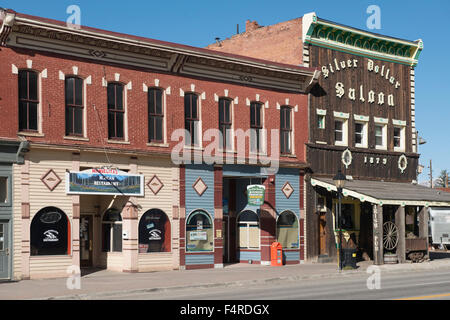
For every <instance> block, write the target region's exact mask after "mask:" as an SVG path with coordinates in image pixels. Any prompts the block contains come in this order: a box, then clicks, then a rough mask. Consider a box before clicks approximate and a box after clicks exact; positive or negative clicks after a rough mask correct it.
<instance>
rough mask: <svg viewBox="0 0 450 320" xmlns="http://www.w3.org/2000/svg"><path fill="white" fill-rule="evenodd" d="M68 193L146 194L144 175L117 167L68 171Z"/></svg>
mask: <svg viewBox="0 0 450 320" xmlns="http://www.w3.org/2000/svg"><path fill="white" fill-rule="evenodd" d="M66 193H67V194H99V195H123V196H144V176H143V175H140V174H128V173H127V172H124V171H121V170H118V169H115V168H97V169H88V170H84V171H70V172H66Z"/></svg>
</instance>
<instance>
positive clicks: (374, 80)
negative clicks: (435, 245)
mask: <svg viewBox="0 0 450 320" xmlns="http://www.w3.org/2000/svg"><path fill="white" fill-rule="evenodd" d="M299 39H300V40H299ZM208 48H209V49H214V50H217V51H222V52H234V53H239V54H246V55H249V56H252V57H258V58H263V59H269V60H272V61H277V62H283V63H291V64H296V65H304V66H307V67H313V68H317V69H319V70H320V71H321V76H320V78H319V81H318V84H317V85H316V86H315V87H314V88H313V89H312V90H311V94H310V97H309V112H308V117H309V118H308V120H309V121H308V123H309V126H308V128H309V136H308V142H307V143H306V152H307V163H308V165H309V173H308V174H307V176H306V178H305V180H306V183H305V185H306V188H305V202H306V205H305V208H306V210H305V212H304V217H305V234H306V246H305V248H306V256H307V258H308V259H309V260H313V261H330V260H333V259H335V258H336V257H337V251H338V250H337V247H338V242H339V241H338V236H337V232H336V229H337V224H336V222H337V220H336V211H337V209H336V208H337V202H338V200H337V199H338V195H337V192H336V191H337V188H336V186H335V184H334V181H333V177H334V176H335V175H336V174H337V173H338V171H339V170H341V171H342V172H343V174H344V175H345V176H346V178H347V182H346V185H345V187H344V188H343V196H344V198H343V201H342V203H343V204H342V216H341V229H343V235H344V238H345V240H344V245H346V246H353V247H355V248H357V249H358V254H359V257H360V258H365V259H373V260H374V261H375V263H376V264H382V263H384V258H385V257H386V259H391V258H392V256H394V260H398V261H400V262H404V261H405V260H406V259H407V258H409V259H413V260H414V261H420V260H421V259H424V258H426V255H427V253H428V251H427V249H428V211H427V209H428V208H429V207H432V206H450V197H449V196H448V195H444V194H441V193H440V192H438V191H437V190H434V189H429V188H425V187H422V186H419V185H417V168H418V159H419V153H418V143H417V141H418V136H417V130H416V125H415V123H416V120H415V108H416V105H415V70H414V69H415V67H416V65H417V63H418V59H419V55H420V52H421V51H422V49H423V43H422V41H421V40H417V41H409V40H402V39H398V38H394V37H390V36H384V35H380V34H375V33H371V32H367V31H363V30H359V29H356V28H352V27H348V26H345V25H342V24H338V23H335V22H331V21H327V20H324V19H321V18H319V17H318V16H317V15H316V14H315V13H309V14H306V15H304V16H303V17H301V18H297V19H293V20H290V21H286V22H281V23H279V24H276V25H271V26H266V27H262V26H259V25H258V24H257V22H254V21H253V22H252V21H247V25H246V31H245V32H243V33H242V34H237V35H234V36H232V37H230V38H228V39H225V40H222V41H220V43H219V44H217V43H216V44H211V45H210V46H208ZM395 257H397V259H396V258H395Z"/></svg>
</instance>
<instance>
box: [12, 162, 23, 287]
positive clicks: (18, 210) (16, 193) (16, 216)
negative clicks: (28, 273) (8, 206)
mask: <svg viewBox="0 0 450 320" xmlns="http://www.w3.org/2000/svg"><path fill="white" fill-rule="evenodd" d="M20 169H21V166H20V165H18V164H14V165H13V176H14V179H13V188H12V190H13V195H12V196H13V222H12V224H13V226H12V230H13V234H12V250H13V263H12V268H13V269H12V273H11V274H12V278H13V279H14V280H20V279H21V277H22V205H21V202H22V196H21V194H22V190H21V178H20V175H21V174H20V171H21V170H20Z"/></svg>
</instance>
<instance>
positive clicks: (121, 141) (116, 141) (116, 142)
mask: <svg viewBox="0 0 450 320" xmlns="http://www.w3.org/2000/svg"><path fill="white" fill-rule="evenodd" d="M106 142H108V143H114V144H130V141H125V140H110V139H108V140H106Z"/></svg>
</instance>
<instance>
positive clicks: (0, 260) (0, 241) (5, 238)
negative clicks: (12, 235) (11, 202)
mask: <svg viewBox="0 0 450 320" xmlns="http://www.w3.org/2000/svg"><path fill="white" fill-rule="evenodd" d="M10 259H11V254H10V249H9V222H8V221H1V220H0V279H9V266H10Z"/></svg>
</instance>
